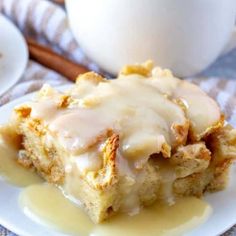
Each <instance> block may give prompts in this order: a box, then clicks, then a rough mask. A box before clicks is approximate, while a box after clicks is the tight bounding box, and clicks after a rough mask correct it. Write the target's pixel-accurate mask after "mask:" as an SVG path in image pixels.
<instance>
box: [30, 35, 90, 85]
mask: <svg viewBox="0 0 236 236" xmlns="http://www.w3.org/2000/svg"><path fill="white" fill-rule="evenodd" d="M26 41H27V44H28V48H29V53H30V58H31V59H33V60H35V61H37V62H38V63H40V64H41V65H43V66H45V67H47V68H49V69H51V70H54V71H56V72H57V73H59V74H61V75H63V76H64V77H66V78H68V79H69V80H71V81H75V79H76V78H77V76H78V75H79V74H83V73H85V72H88V71H89V70H88V68H86V67H85V66H82V65H79V64H76V63H74V62H72V61H70V60H68V59H67V58H65V57H63V56H61V55H59V54H57V53H55V52H54V51H53V50H51V49H50V48H48V47H46V46H43V45H40V44H39V43H37V42H36V41H34V40H32V39H30V38H27V39H26Z"/></svg>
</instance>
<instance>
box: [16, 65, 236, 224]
mask: <svg viewBox="0 0 236 236" xmlns="http://www.w3.org/2000/svg"><path fill="white" fill-rule="evenodd" d="M11 125H14V127H16V133H17V135H18V136H20V137H21V138H22V148H21V150H19V155H18V162H19V163H21V164H22V165H24V166H25V167H27V168H35V170H36V171H37V172H38V173H39V174H40V175H41V176H42V177H43V178H45V179H46V180H47V181H48V182H50V183H52V184H55V185H57V186H61V188H62V189H63V191H64V193H65V194H66V195H67V196H69V197H70V199H71V200H73V201H75V202H80V203H81V204H82V206H83V208H84V209H85V211H86V212H87V214H88V215H89V217H90V218H91V219H92V220H93V221H94V222H95V223H100V222H102V221H104V220H106V219H108V218H109V217H110V216H112V215H113V214H116V213H118V212H126V213H127V214H131V215H132V214H138V212H139V211H140V209H141V208H142V207H145V206H148V205H151V204H152V203H153V202H154V201H166V202H167V203H169V204H174V201H175V198H176V197H181V196H198V197H201V196H202V195H203V194H204V192H206V191H218V190H222V189H223V188H225V186H226V184H227V179H228V171H229V167H230V164H231V163H232V161H233V160H234V158H235V156H236V130H234V129H233V128H232V127H231V126H230V125H226V124H225V121H224V116H223V114H222V113H221V111H220V108H219V106H218V105H217V103H216V102H215V101H214V100H213V99H212V98H210V97H209V96H207V94H206V93H204V92H203V91H202V90H201V89H200V88H199V87H197V86H196V85H194V84H191V83H189V82H187V81H184V80H180V79H178V78H175V77H174V76H173V75H172V73H171V72H170V71H169V70H162V69H161V68H157V67H156V68H153V65H152V63H151V62H147V63H145V64H143V65H133V66H126V67H124V68H123V69H122V71H121V72H120V75H119V76H118V78H117V79H112V80H107V79H105V78H103V77H102V76H100V75H98V74H96V73H94V72H89V73H86V74H84V75H81V76H79V77H78V79H77V81H76V84H74V85H73V86H72V87H71V88H70V89H68V90H67V91H63V92H61V91H57V90H55V89H53V88H51V87H50V86H49V85H45V86H44V87H43V88H42V89H41V90H40V91H39V92H38V94H37V95H36V96H35V98H34V99H33V100H32V101H29V102H27V103H25V104H22V105H20V106H17V107H16V108H15V109H14V112H13V116H12V120H11Z"/></svg>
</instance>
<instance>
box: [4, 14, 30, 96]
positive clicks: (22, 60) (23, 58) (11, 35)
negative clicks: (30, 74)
mask: <svg viewBox="0 0 236 236" xmlns="http://www.w3.org/2000/svg"><path fill="white" fill-rule="evenodd" d="M0 35H1V36H0V96H1V95H2V94H3V93H4V92H6V91H7V90H8V89H9V88H11V87H12V86H13V85H14V84H15V83H17V81H18V80H19V79H20V78H21V76H22V74H23V72H24V70H25V68H26V65H27V62H28V57H29V55H28V48H27V45H26V42H25V39H24V37H23V36H22V34H21V32H20V31H19V30H18V29H17V27H16V26H15V25H14V24H13V23H11V22H10V21H9V20H8V19H7V18H6V17H4V16H3V15H1V14H0Z"/></svg>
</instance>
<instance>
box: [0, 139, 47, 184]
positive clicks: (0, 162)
mask: <svg viewBox="0 0 236 236" xmlns="http://www.w3.org/2000/svg"><path fill="white" fill-rule="evenodd" d="M18 151H19V150H18V149H16V148H14V147H13V146H12V145H10V144H8V143H6V142H4V140H3V139H1V138H0V178H2V179H4V180H6V181H7V182H9V183H11V184H14V185H17V186H21V187H24V186H28V185H31V184H37V183H41V182H43V180H42V179H41V178H40V177H39V176H38V175H37V174H36V173H35V172H34V171H31V170H29V169H26V168H24V167H22V166H21V165H20V164H18V163H17V160H16V157H17V155H18Z"/></svg>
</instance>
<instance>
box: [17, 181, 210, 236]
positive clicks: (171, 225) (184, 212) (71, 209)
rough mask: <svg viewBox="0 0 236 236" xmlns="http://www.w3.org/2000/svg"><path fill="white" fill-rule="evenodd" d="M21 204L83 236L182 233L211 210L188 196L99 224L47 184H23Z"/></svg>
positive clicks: (45, 220) (55, 225)
mask: <svg viewBox="0 0 236 236" xmlns="http://www.w3.org/2000/svg"><path fill="white" fill-rule="evenodd" d="M20 205H21V207H22V208H23V210H24V212H25V214H26V215H28V216H30V217H31V218H32V219H34V220H36V221H37V222H40V223H41V224H44V225H47V226H49V227H52V228H54V229H57V230H62V231H63V232H65V233H67V234H68V233H69V234H70V235H83V236H88V235H93V236H110V235H113V236H120V235H129V236H143V235H150V236H156V235H162V236H166V235H171V236H174V235H183V233H185V232H187V231H189V230H191V229H193V228H194V227H196V226H198V225H199V224H201V223H203V222H204V221H206V219H207V218H208V216H209V215H210V213H211V208H210V206H209V205H208V204H207V203H205V202H204V201H202V200H199V199H197V198H193V197H188V198H182V199H180V200H177V201H176V204H175V205H172V206H168V205H166V204H162V203H156V204H154V205H152V206H151V207H149V208H146V209H144V210H142V211H141V212H140V214H138V215H135V216H127V215H122V214H120V215H117V216H115V217H113V218H111V219H110V220H108V221H106V222H104V223H102V224H100V225H94V224H93V223H92V222H91V221H90V219H89V218H88V217H87V216H86V214H85V213H84V212H83V211H82V210H81V209H80V208H78V206H76V205H74V204H73V203H71V202H70V201H69V200H68V199H66V198H65V197H64V196H63V194H62V192H61V191H60V190H59V189H57V188H56V187H53V186H51V185H48V184H41V185H32V186H30V187H28V188H26V189H25V190H24V191H23V192H22V193H21V196H20ZM189 209H191V211H190V210H189Z"/></svg>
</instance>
